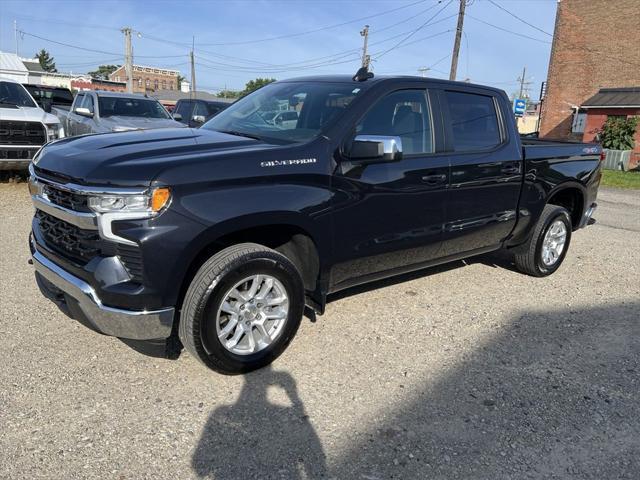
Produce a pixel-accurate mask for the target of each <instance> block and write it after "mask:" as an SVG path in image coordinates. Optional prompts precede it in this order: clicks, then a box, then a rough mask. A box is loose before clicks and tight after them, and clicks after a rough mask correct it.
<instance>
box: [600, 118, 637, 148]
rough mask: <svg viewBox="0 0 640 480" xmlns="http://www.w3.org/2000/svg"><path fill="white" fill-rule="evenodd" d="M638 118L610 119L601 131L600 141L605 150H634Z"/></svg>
mask: <svg viewBox="0 0 640 480" xmlns="http://www.w3.org/2000/svg"><path fill="white" fill-rule="evenodd" d="M637 127H638V117H628V118H622V117H609V118H607V121H606V122H605V124H604V125H603V126H602V130H600V141H601V142H602V146H603V147H604V148H610V149H612V150H633V148H634V147H635V145H636V141H635V138H634V136H635V134H636V128H637Z"/></svg>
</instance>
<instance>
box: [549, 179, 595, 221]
mask: <svg viewBox="0 0 640 480" xmlns="http://www.w3.org/2000/svg"><path fill="white" fill-rule="evenodd" d="M585 198H586V190H585V187H584V186H583V185H581V184H580V183H578V182H564V183H561V184H560V185H558V186H556V187H555V188H554V189H553V190H551V191H550V192H549V194H548V195H547V202H546V203H547V204H549V205H559V206H561V207H564V208H566V209H567V210H568V211H569V215H570V217H571V225H572V227H573V230H576V229H577V228H578V226H579V225H580V220H581V218H582V214H583V212H584V207H585Z"/></svg>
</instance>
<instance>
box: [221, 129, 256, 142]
mask: <svg viewBox="0 0 640 480" xmlns="http://www.w3.org/2000/svg"><path fill="white" fill-rule="evenodd" d="M216 132H220V133H226V134H227V135H235V136H236V137H246V138H253V139H254V140H262V138H261V137H259V136H258V135H252V134H250V133H245V132H239V131H237V130H216Z"/></svg>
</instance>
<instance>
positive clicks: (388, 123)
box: [356, 90, 433, 155]
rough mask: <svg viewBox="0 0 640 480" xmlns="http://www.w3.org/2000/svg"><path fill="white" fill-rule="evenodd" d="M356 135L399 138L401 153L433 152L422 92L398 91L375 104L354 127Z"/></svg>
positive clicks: (430, 131)
mask: <svg viewBox="0 0 640 480" xmlns="http://www.w3.org/2000/svg"><path fill="white" fill-rule="evenodd" d="M356 134H357V135H384V136H393V137H400V138H401V140H402V152H403V153H404V154H407V155H410V154H419V153H432V152H433V135H432V128H431V116H430V113H429V108H428V104H427V97H426V94H425V91H424V90H400V91H397V92H393V93H391V94H389V95H387V96H386V97H384V98H382V99H381V100H380V101H378V102H377V103H376V104H375V105H374V106H373V108H371V110H369V111H368V112H367V113H366V115H365V116H364V118H363V119H362V120H361V121H360V122H359V123H358V125H357V126H356Z"/></svg>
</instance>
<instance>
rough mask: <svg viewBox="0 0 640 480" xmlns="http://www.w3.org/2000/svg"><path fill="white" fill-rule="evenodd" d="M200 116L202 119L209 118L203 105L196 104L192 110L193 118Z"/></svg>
mask: <svg viewBox="0 0 640 480" xmlns="http://www.w3.org/2000/svg"><path fill="white" fill-rule="evenodd" d="M196 115H201V116H203V117H208V116H209V111H208V110H207V107H206V106H205V104H204V103H201V102H197V103H196V106H195V108H194V109H193V116H194V117H195V116H196Z"/></svg>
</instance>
